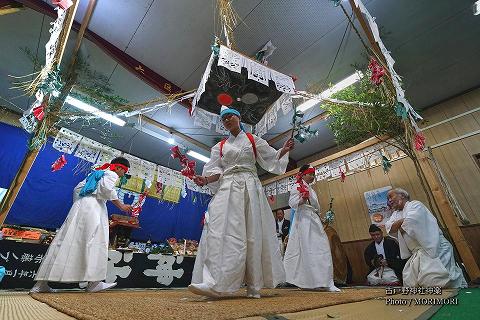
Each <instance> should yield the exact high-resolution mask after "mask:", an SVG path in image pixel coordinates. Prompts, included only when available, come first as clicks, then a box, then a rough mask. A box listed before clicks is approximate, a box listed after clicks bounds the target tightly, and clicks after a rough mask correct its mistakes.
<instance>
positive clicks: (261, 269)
mask: <svg viewBox="0 0 480 320" xmlns="http://www.w3.org/2000/svg"><path fill="white" fill-rule="evenodd" d="M254 139H255V145H256V150H257V157H256V159H255V156H254V153H253V147H252V144H251V143H250V141H249V139H248V137H247V135H246V134H245V133H244V132H243V131H242V132H240V133H239V134H238V135H237V136H236V137H235V136H230V137H229V138H228V139H227V141H226V143H225V144H224V146H223V151H222V153H223V157H220V144H217V145H215V146H214V147H213V148H212V152H211V156H210V161H209V162H208V163H207V164H206V165H205V167H204V169H203V175H205V176H211V175H216V174H220V175H221V176H220V179H219V180H218V181H217V182H215V183H211V184H209V186H210V187H211V188H212V189H214V191H215V189H217V190H216V193H215V195H214V196H213V198H212V200H211V201H210V204H209V206H208V214H209V219H208V223H207V225H206V230H204V232H203V233H202V238H201V240H200V245H199V250H198V256H197V261H195V266H194V270H193V278H192V284H200V283H201V284H204V285H206V286H207V287H208V288H210V289H212V290H214V291H216V292H218V293H233V292H235V291H237V290H239V289H240V287H241V286H242V285H243V284H244V283H246V284H247V286H248V287H249V288H252V289H254V290H259V289H261V288H263V287H268V288H273V287H275V286H276V285H277V284H279V283H282V282H284V281H285V272H284V270H283V265H282V260H281V255H280V250H279V247H278V240H277V235H276V232H275V221H274V218H273V214H272V210H271V208H270V205H269V203H268V200H267V198H266V196H265V193H264V190H263V187H262V184H261V182H260V180H259V179H258V175H257V171H256V167H255V162H258V163H259V165H260V166H261V167H262V168H264V169H265V170H267V171H269V172H271V173H276V174H282V173H284V172H285V170H286V167H287V163H288V154H286V155H284V156H283V157H282V158H279V155H280V151H276V150H275V149H274V148H272V147H270V146H269V145H268V143H267V142H266V141H265V140H263V139H261V138H258V137H256V136H254Z"/></svg>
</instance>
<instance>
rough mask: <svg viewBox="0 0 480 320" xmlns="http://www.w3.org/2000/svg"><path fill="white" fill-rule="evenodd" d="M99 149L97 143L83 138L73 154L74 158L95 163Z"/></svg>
mask: <svg viewBox="0 0 480 320" xmlns="http://www.w3.org/2000/svg"><path fill="white" fill-rule="evenodd" d="M101 147H102V144H101V143H98V142H96V141H94V140H92V139H89V138H87V137H83V139H82V140H81V141H80V143H79V145H78V148H77V150H76V151H75V153H74V156H75V157H77V158H80V159H83V160H85V161H88V162H91V163H95V162H96V160H97V158H98V154H99V153H100V148H101Z"/></svg>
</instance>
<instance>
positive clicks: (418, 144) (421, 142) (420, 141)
mask: <svg viewBox="0 0 480 320" xmlns="http://www.w3.org/2000/svg"><path fill="white" fill-rule="evenodd" d="M414 144H415V150H417V151H422V150H423V149H425V136H424V135H423V133H422V132H417V133H415V138H414Z"/></svg>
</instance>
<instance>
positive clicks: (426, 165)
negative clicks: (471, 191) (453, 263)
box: [349, 0, 480, 283]
mask: <svg viewBox="0 0 480 320" xmlns="http://www.w3.org/2000/svg"><path fill="white" fill-rule="evenodd" d="M349 2H350V6H351V7H352V10H353V12H354V13H355V16H356V17H357V19H358V21H359V22H360V25H361V26H362V29H363V31H364V32H365V34H366V35H367V38H368V41H369V42H370V45H371V46H372V48H373V50H374V51H375V52H376V53H377V54H378V55H379V56H380V57H381V58H382V59H383V60H384V61H386V58H385V56H384V55H383V53H382V52H381V50H380V47H379V46H378V44H377V43H376V42H375V39H374V37H373V33H372V31H371V30H370V27H369V26H368V23H367V22H366V21H365V18H364V16H363V15H362V13H361V12H360V10H359V9H358V8H357V6H356V5H355V2H354V1H353V0H349ZM417 158H418V161H419V163H420V169H421V171H422V173H423V175H424V177H425V179H426V180H427V184H428V187H429V188H430V190H431V192H432V195H433V198H434V201H435V202H436V205H437V207H438V209H439V211H440V215H441V217H442V219H443V220H444V222H445V227H446V228H447V231H448V233H449V234H450V236H451V238H452V240H453V245H454V246H455V247H456V249H457V251H458V253H459V255H460V258H461V259H462V261H463V263H464V265H465V268H466V270H467V273H468V275H469V276H470V279H471V280H472V281H473V282H476V283H478V282H480V268H479V266H478V265H477V263H476V261H475V257H474V256H473V253H472V250H471V248H470V246H469V244H468V243H467V241H466V240H465V237H464V235H463V233H462V230H460V227H459V226H458V223H457V220H456V218H455V214H454V212H453V209H452V207H451V205H450V202H449V201H448V198H447V196H446V195H445V193H444V191H443V189H442V187H441V184H440V182H439V181H438V177H437V176H436V173H435V171H434V170H433V169H432V166H431V163H430V160H429V159H428V157H427V156H426V155H425V154H424V153H423V152H417Z"/></svg>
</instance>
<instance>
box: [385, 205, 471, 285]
mask: <svg viewBox="0 0 480 320" xmlns="http://www.w3.org/2000/svg"><path fill="white" fill-rule="evenodd" d="M402 218H403V219H404V221H403V224H402V226H401V227H402V229H403V230H404V231H405V232H396V233H392V232H390V229H391V227H392V224H393V223H394V222H395V221H397V220H399V219H402ZM385 228H386V229H387V232H388V233H389V234H390V235H391V236H393V237H396V238H397V239H398V245H399V247H400V256H401V257H402V259H407V258H409V259H408V261H407V263H406V264H405V268H404V269H403V285H404V286H405V287H416V286H420V287H436V286H438V287H444V288H464V287H467V283H466V281H465V278H464V277H463V273H462V270H461V269H460V267H459V266H458V265H457V264H456V262H455V257H454V255H453V248H452V245H451V244H450V242H448V240H447V239H446V238H445V237H444V236H443V233H442V230H441V229H440V228H439V227H438V223H437V220H436V219H435V217H434V216H433V214H432V213H431V212H430V211H429V210H428V208H427V207H426V206H425V205H424V204H423V203H421V202H420V201H408V202H407V203H406V204H405V207H404V208H403V210H402V211H401V212H398V211H396V212H394V213H393V214H392V216H391V217H390V219H389V221H387V222H386V223H385Z"/></svg>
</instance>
